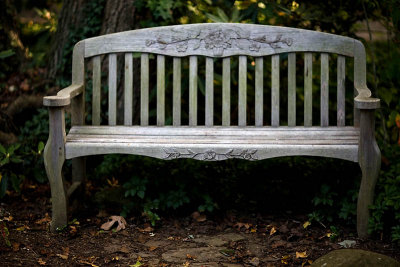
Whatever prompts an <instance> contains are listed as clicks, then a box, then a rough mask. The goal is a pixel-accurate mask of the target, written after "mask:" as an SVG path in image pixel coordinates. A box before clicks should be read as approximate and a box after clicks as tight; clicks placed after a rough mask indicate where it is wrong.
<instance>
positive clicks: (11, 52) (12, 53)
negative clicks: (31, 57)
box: [0, 49, 15, 59]
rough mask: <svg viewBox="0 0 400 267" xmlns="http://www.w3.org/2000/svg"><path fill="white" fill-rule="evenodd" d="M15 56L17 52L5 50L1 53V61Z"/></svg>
mask: <svg viewBox="0 0 400 267" xmlns="http://www.w3.org/2000/svg"><path fill="white" fill-rule="evenodd" d="M13 55H15V52H14V51H12V50H11V49H8V50H3V51H1V52H0V59H3V58H7V57H11V56H13Z"/></svg>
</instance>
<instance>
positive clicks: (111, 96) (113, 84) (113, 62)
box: [108, 54, 117, 125]
mask: <svg viewBox="0 0 400 267" xmlns="http://www.w3.org/2000/svg"><path fill="white" fill-rule="evenodd" d="M108 124H109V125H116V124H117V54H109V55H108Z"/></svg>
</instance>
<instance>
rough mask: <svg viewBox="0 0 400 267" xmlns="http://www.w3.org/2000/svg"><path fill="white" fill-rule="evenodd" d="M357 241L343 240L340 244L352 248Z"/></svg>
mask: <svg viewBox="0 0 400 267" xmlns="http://www.w3.org/2000/svg"><path fill="white" fill-rule="evenodd" d="M356 243H357V242H356V241H354V240H343V241H342V242H340V243H338V244H339V245H341V246H342V247H344V248H352V247H354V246H355V245H356Z"/></svg>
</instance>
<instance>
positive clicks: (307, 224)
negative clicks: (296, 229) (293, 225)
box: [303, 221, 311, 229]
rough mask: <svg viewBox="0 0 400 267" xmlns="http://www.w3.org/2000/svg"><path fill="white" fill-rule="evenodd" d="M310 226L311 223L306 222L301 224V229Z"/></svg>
mask: <svg viewBox="0 0 400 267" xmlns="http://www.w3.org/2000/svg"><path fill="white" fill-rule="evenodd" d="M310 225H311V222H309V221H306V222H305V223H303V228H304V229H306V228H307V227H308V226H310Z"/></svg>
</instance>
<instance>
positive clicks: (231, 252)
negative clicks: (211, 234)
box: [219, 249, 235, 257]
mask: <svg viewBox="0 0 400 267" xmlns="http://www.w3.org/2000/svg"><path fill="white" fill-rule="evenodd" d="M219 253H221V254H222V255H224V256H226V257H231V256H233V255H235V251H234V250H233V249H221V250H220V251H219Z"/></svg>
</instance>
